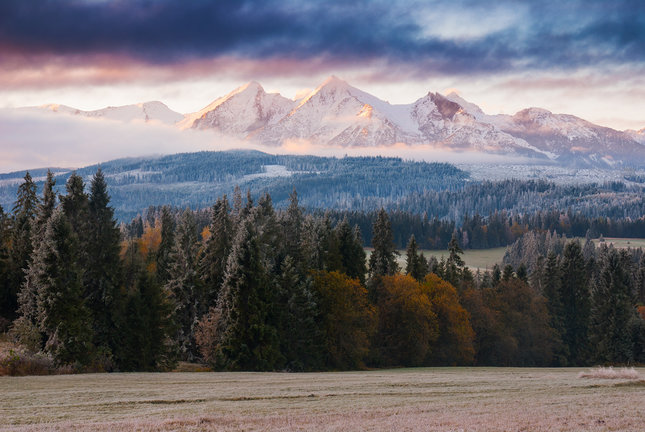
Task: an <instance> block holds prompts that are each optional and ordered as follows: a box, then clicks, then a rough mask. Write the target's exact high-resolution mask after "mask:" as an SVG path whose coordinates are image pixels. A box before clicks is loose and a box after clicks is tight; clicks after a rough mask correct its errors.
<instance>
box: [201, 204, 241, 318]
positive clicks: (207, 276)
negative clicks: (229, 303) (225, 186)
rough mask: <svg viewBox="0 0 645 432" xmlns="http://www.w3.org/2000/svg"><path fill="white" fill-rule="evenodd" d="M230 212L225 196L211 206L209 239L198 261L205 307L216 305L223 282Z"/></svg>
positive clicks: (227, 248) (231, 226) (229, 236)
mask: <svg viewBox="0 0 645 432" xmlns="http://www.w3.org/2000/svg"><path fill="white" fill-rule="evenodd" d="M230 212H231V209H230V207H229V204H228V198H227V197H226V195H224V196H223V197H222V198H221V199H218V200H217V202H216V203H215V205H213V209H212V214H211V222H210V225H209V231H210V237H209V238H208V239H207V240H206V242H205V245H204V250H203V253H202V255H201V257H200V261H199V277H200V279H201V281H202V283H203V284H204V293H205V301H206V306H207V307H214V306H215V305H216V304H217V297H218V296H219V293H220V290H221V288H222V283H223V282H224V273H225V272H226V261H227V259H228V255H229V253H230V251H231V243H232V242H233V235H234V233H233V223H232V220H231V214H230Z"/></svg>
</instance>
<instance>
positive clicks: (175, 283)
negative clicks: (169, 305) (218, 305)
mask: <svg viewBox="0 0 645 432" xmlns="http://www.w3.org/2000/svg"><path fill="white" fill-rule="evenodd" d="M198 253H199V234H198V233H197V225H196V223H195V218H194V216H193V212H192V211H190V210H185V211H184V213H183V214H182V216H181V220H180V222H179V225H178V226H177V233H176V235H175V245H174V247H173V249H172V253H171V255H170V269H169V276H170V278H169V280H168V282H167V283H166V286H165V287H166V290H167V291H168V292H169V294H170V297H171V299H172V301H173V306H174V321H175V323H176V325H177V336H176V340H177V344H178V345H179V352H180V356H181V358H182V359H183V360H187V361H193V360H195V358H196V357H197V356H198V351H197V346H196V343H195V335H194V330H195V326H196V325H197V322H198V320H199V319H200V318H201V316H202V315H203V314H205V313H206V312H207V310H208V309H207V306H206V301H205V299H204V293H203V285H202V282H201V280H200V279H199V275H198V274H197V259H198Z"/></svg>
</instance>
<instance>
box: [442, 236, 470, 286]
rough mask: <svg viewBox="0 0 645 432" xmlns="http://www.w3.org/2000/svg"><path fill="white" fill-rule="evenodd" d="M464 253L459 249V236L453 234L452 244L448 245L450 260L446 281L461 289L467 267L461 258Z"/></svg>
mask: <svg viewBox="0 0 645 432" xmlns="http://www.w3.org/2000/svg"><path fill="white" fill-rule="evenodd" d="M463 253H464V251H462V250H461V248H460V247H459V242H458V241H457V234H456V233H453V234H452V238H451V239H450V243H448V259H447V260H446V264H445V270H444V277H443V278H444V279H445V280H446V281H448V282H450V283H451V284H452V285H453V286H454V287H457V288H460V287H461V281H462V276H463V271H464V267H465V265H466V264H465V263H464V260H463V259H462V258H461V255H463Z"/></svg>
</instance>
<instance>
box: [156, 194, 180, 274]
mask: <svg viewBox="0 0 645 432" xmlns="http://www.w3.org/2000/svg"><path fill="white" fill-rule="evenodd" d="M157 223H160V224H161V243H159V249H158V250H157V256H156V263H157V280H158V281H159V283H160V284H161V285H164V284H166V282H168V279H170V262H171V258H170V256H171V254H172V248H173V247H174V245H175V228H176V224H175V218H174V217H173V215H172V213H171V212H170V208H169V207H168V206H163V207H162V208H161V218H160V221H158V222H157Z"/></svg>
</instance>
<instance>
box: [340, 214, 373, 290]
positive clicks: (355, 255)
mask: <svg viewBox="0 0 645 432" xmlns="http://www.w3.org/2000/svg"><path fill="white" fill-rule="evenodd" d="M335 231H336V238H337V239H338V248H339V251H340V256H341V263H342V271H343V272H344V273H345V274H346V275H347V276H349V277H350V278H353V279H358V280H359V281H360V282H361V285H365V276H366V275H367V265H366V264H365V249H363V240H362V238H361V231H360V229H359V228H358V226H355V227H354V229H352V228H351V227H350V226H349V222H348V221H347V218H343V220H342V221H341V222H340V223H339V224H338V225H337V226H336V228H335Z"/></svg>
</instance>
